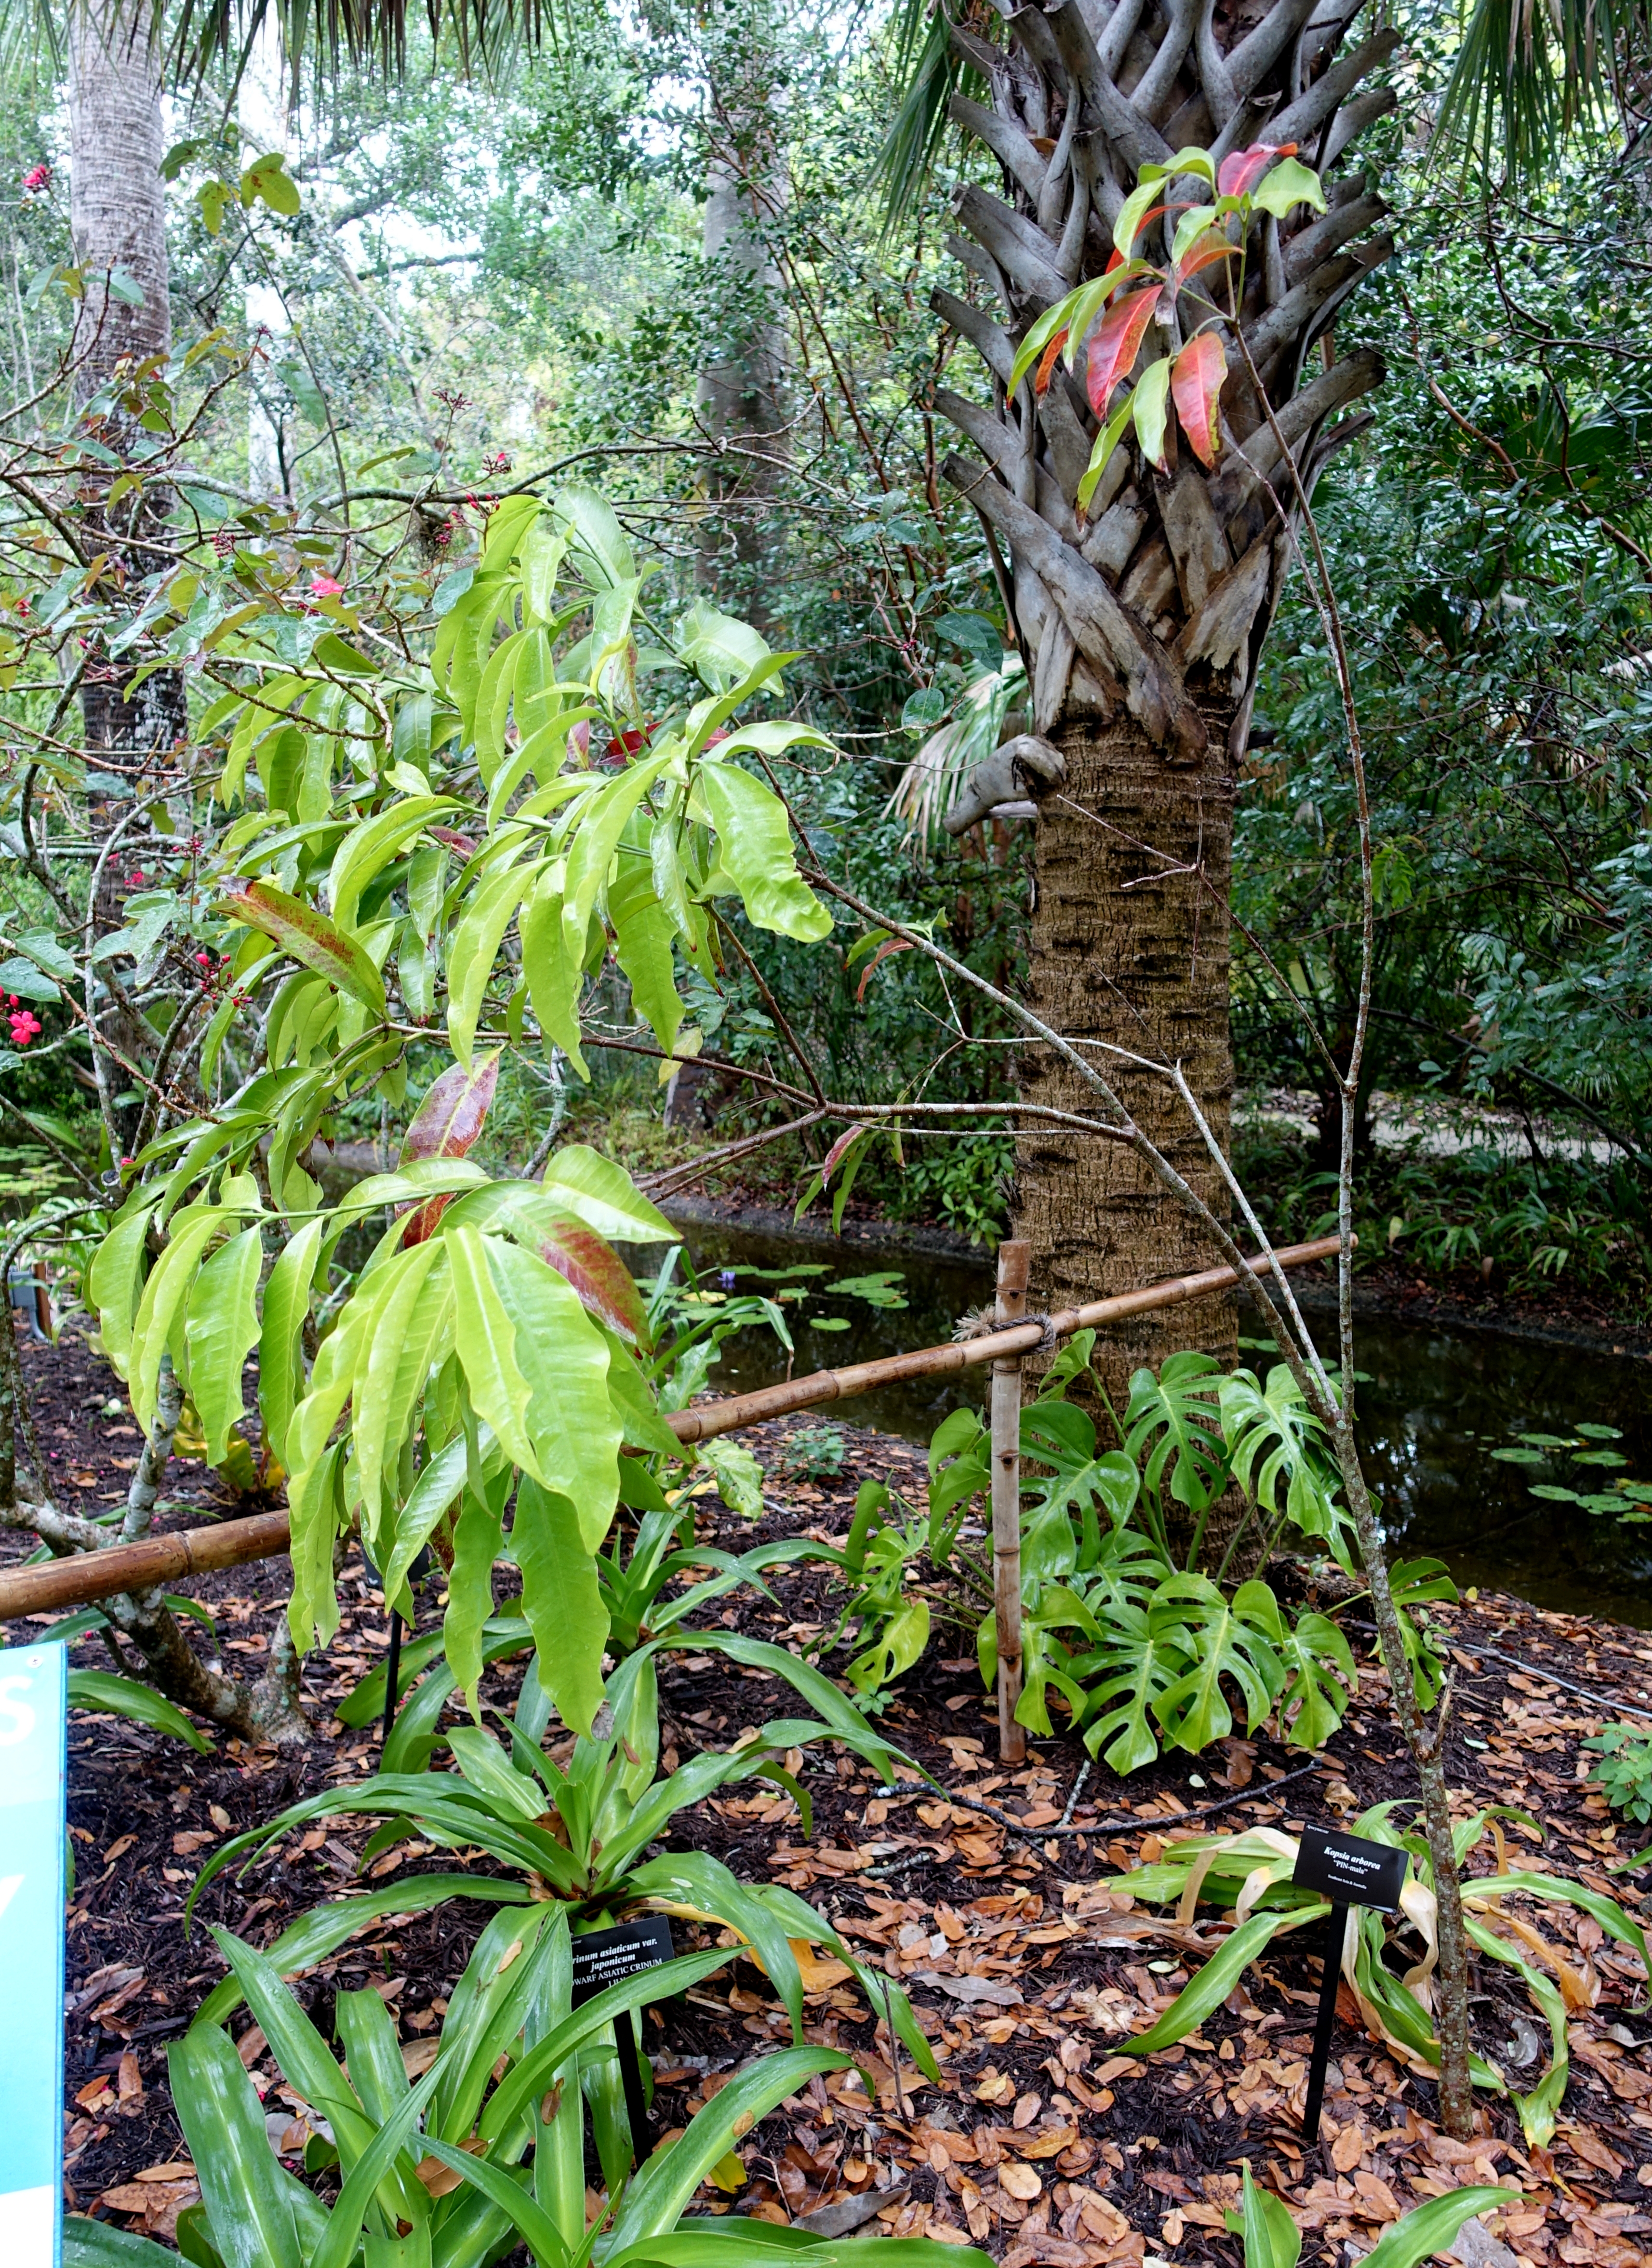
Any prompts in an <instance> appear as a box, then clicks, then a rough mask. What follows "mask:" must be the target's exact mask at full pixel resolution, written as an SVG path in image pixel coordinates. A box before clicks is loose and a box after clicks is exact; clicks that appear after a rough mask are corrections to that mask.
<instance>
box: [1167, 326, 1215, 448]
mask: <svg viewBox="0 0 1652 2268" xmlns="http://www.w3.org/2000/svg"><path fill="white" fill-rule="evenodd" d="M1227 375H1228V357H1227V356H1226V354H1225V353H1224V352H1223V350H1222V343H1221V340H1220V339H1219V338H1218V337H1217V335H1216V334H1215V332H1214V331H1201V332H1200V333H1199V334H1198V337H1197V338H1192V339H1190V340H1189V341H1188V342H1187V344H1186V345H1185V346H1184V348H1183V349H1182V351H1181V353H1180V354H1178V355H1177V357H1176V360H1175V362H1174V363H1173V364H1172V365H1171V366H1170V394H1171V398H1172V399H1173V401H1175V403H1176V416H1178V417H1179V418H1180V419H1181V421H1182V431H1184V433H1185V434H1186V436H1187V438H1188V439H1189V440H1190V441H1191V443H1192V446H1193V454H1194V455H1195V456H1196V457H1197V458H1198V460H1199V462H1200V464H1201V465H1205V466H1210V465H1213V464H1214V463H1215V461H1216V459H1217V456H1218V455H1219V453H1221V422H1220V419H1219V416H1218V414H1217V401H1218V397H1219V396H1220V394H1221V382H1222V380H1223V379H1224V378H1226V377H1227Z"/></svg>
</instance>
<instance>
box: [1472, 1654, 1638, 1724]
mask: <svg viewBox="0 0 1652 2268" xmlns="http://www.w3.org/2000/svg"><path fill="white" fill-rule="evenodd" d="M1459 1644H1460V1648H1461V1651H1462V1652H1463V1653H1485V1654H1489V1655H1490V1656H1491V1659H1492V1660H1493V1661H1504V1662H1507V1663H1508V1667H1509V1668H1511V1669H1523V1670H1524V1671H1525V1673H1526V1675H1528V1676H1529V1677H1542V1678H1545V1679H1546V1680H1547V1681H1548V1683H1550V1684H1551V1685H1558V1686H1560V1688H1561V1690H1563V1691H1565V1692H1567V1693H1575V1694H1576V1695H1577V1697H1578V1698H1579V1700H1581V1701H1592V1702H1593V1703H1594V1705H1595V1706H1596V1708H1597V1709H1604V1710H1605V1711H1606V1712H1608V1713H1609V1714H1610V1712H1611V1711H1612V1710H1614V1709H1620V1710H1622V1712H1624V1714H1625V1715H1626V1716H1627V1717H1645V1718H1647V1719H1652V1709H1639V1708H1637V1707H1636V1706H1635V1705H1634V1702H1633V1701H1607V1700H1604V1699H1603V1698H1602V1697H1601V1696H1600V1695H1599V1694H1598V1693H1591V1692H1589V1690H1588V1688H1587V1687H1586V1686H1582V1685H1574V1684H1573V1683H1572V1681H1571V1679H1570V1678H1569V1677H1557V1676H1556V1675H1555V1674H1554V1672H1553V1670H1552V1669H1544V1668H1540V1667H1539V1665H1538V1663H1537V1662H1535V1661H1520V1660H1519V1658H1518V1657H1517V1656H1516V1655H1515V1654H1512V1653H1499V1652H1498V1650H1497V1648H1496V1647H1495V1646H1479V1645H1477V1644H1476V1642H1475V1641H1474V1640H1473V1639H1472V1638H1464V1639H1462V1640H1460V1641H1459Z"/></svg>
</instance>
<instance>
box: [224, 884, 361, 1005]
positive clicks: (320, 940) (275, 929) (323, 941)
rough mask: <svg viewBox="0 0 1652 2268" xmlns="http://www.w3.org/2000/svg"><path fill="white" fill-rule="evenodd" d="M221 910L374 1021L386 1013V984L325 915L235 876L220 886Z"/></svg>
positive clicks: (283, 892)
mask: <svg viewBox="0 0 1652 2268" xmlns="http://www.w3.org/2000/svg"><path fill="white" fill-rule="evenodd" d="M218 887H219V889H220V891H221V892H222V894H223V896H224V899H225V910H226V911H227V912H229V913H230V914H231V915H232V917H233V918H234V919H235V920H236V921H239V922H243V923H245V924H246V925H247V928H248V929H255V930H261V931H262V932H263V934H264V935H265V936H266V937H268V938H273V939H275V941H276V943H277V945H278V946H280V948H281V950H282V951H283V952H284V953H286V954H291V957H292V958H293V960H294V961H302V962H303V964H304V966H305V968H313V969H314V970H315V972H316V974H317V975H318V976H325V977H326V979H327V980H328V983H329V984H336V986H337V987H338V989H339V990H340V991H341V992H348V993H349V995H350V998H351V999H352V1000H359V1001H360V1002H361V1003H362V1005H364V1006H365V1007H366V1008H369V1009H371V1011H372V1013H373V1014H374V1015H375V1016H382V1015H383V1013H384V980H383V978H382V977H381V976H380V974H379V972H378V970H377V969H376V968H374V967H373V965H372V961H369V960H368V958H367V956H366V954H365V953H364V952H363V951H362V949H361V947H360V946H359V945H358V943H357V942H356V940H355V939H354V938H353V937H350V936H348V935H346V933H345V932H344V931H343V930H342V929H340V928H339V927H338V926H337V924H336V923H334V922H330V921H328V917H327V916H326V915H325V914H323V913H318V912H317V911H316V909H315V908H314V907H313V906H306V905H305V904H303V903H302V902H300V901H299V899H297V898H290V897H289V896H288V895H287V894H286V892H285V891H284V890H277V889H275V888H273V887H271V886H270V884H269V883H268V882H249V881H247V880H244V879H243V878H242V877H241V876H240V875H239V874H232V875H231V876H230V877H229V878H228V880H225V881H223V882H220V884H219V885H218Z"/></svg>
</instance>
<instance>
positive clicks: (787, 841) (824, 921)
mask: <svg viewBox="0 0 1652 2268" xmlns="http://www.w3.org/2000/svg"><path fill="white" fill-rule="evenodd" d="M697 785H698V789H699V792H700V794H701V796H702V797H703V798H704V802H705V806H706V809H707V810H708V811H709V812H710V813H711V814H712V825H713V826H714V827H715V828H716V829H717V850H718V858H719V861H720V863H721V865H722V868H723V871H724V873H726V875H727V876H728V878H729V880H731V881H732V882H733V883H734V887H735V888H736V889H738V891H739V892H740V895H741V900H742V902H744V905H745V909H746V911H747V914H748V915H749V917H750V918H751V919H752V920H753V921H754V922H756V924H757V926H758V928H759V929H769V930H773V931H775V932H778V934H779V935H780V936H782V937H792V938H796V939H799V940H800V942H801V943H803V944H806V945H810V944H818V943H819V941H820V939H822V938H823V937H830V934H831V926H832V917H831V916H830V913H829V912H828V911H827V909H826V908H825V906H824V905H823V904H822V902H821V901H820V899H819V898H817V897H816V896H815V893H814V891H813V890H811V889H810V887H808V883H807V882H806V881H804V880H803V878H802V876H801V875H800V873H799V872H798V867H797V859H796V858H795V856H794V855H793V849H792V825H791V821H790V820H789V819H788V818H787V816H786V811H785V805H784V804H783V803H782V802H781V801H780V799H779V798H778V796H777V795H776V794H775V793H774V792H773V791H772V790H771V788H768V787H765V786H764V784H763V782H762V781H761V780H759V779H756V778H754V777H753V776H752V774H751V773H750V772H748V771H744V770H741V767H740V766H739V765H738V764H735V763H719V762H712V761H707V762H702V764H701V766H700V768H699V771H698V773H697Z"/></svg>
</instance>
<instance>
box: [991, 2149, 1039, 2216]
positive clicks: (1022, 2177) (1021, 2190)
mask: <svg viewBox="0 0 1652 2268" xmlns="http://www.w3.org/2000/svg"><path fill="white" fill-rule="evenodd" d="M998 2185H999V2188H1000V2189H1001V2190H1002V2191H1004V2192H1005V2193H1006V2195H1007V2196H1009V2197H1013V2198H1016V2199H1017V2200H1018V2201H1019V2202H1020V2203H1021V2204H1022V2205H1030V2204H1031V2203H1032V2201H1033V2199H1034V2198H1036V2197H1042V2196H1043V2195H1044V2183H1043V2182H1042V2181H1041V2180H1040V2179H1039V2177H1038V2176H1037V2175H1036V2173H1034V2171H1033V2169H1032V2168H1031V2167H1030V2166H1023V2165H1020V2164H1018V2163H1017V2162H1016V2161H1014V2159H1012V2160H1011V2161H1009V2163H1008V2164H1007V2165H1004V2166H1000V2167H999V2169H998Z"/></svg>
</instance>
